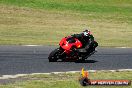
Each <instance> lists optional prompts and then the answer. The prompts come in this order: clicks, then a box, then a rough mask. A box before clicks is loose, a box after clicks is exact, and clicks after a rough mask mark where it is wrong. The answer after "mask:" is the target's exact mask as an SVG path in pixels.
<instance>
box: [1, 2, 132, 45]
mask: <svg viewBox="0 0 132 88" xmlns="http://www.w3.org/2000/svg"><path fill="white" fill-rule="evenodd" d="M0 8H1V9H0V44H1V45H24V44H38V45H57V44H58V42H59V41H60V39H61V38H62V37H65V36H67V35H70V34H73V33H79V32H81V31H82V30H83V29H84V28H90V30H91V31H92V33H93V35H94V36H95V39H96V40H97V41H98V42H99V46H124V47H132V30H131V29H132V1H131V0H72V1H71V0H52V1H51V0H0Z"/></svg>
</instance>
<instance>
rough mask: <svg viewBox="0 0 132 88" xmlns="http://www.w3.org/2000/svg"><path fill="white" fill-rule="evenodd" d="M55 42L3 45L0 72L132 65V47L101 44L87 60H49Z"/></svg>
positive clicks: (53, 70) (131, 66)
mask: <svg viewBox="0 0 132 88" xmlns="http://www.w3.org/2000/svg"><path fill="white" fill-rule="evenodd" d="M55 48H56V47H53V46H0V75H14V74H27V73H44V72H45V73H47V72H57V71H60V72H61V71H79V70H80V69H81V68H82V67H84V68H85V69H89V70H115V69H132V48H124V49H121V48H98V52H96V53H95V54H94V55H92V56H91V57H89V58H88V60H87V61H86V62H84V63H75V62H50V63H49V62H48V59H47V57H48V55H49V53H50V52H51V51H52V50H54V49H55Z"/></svg>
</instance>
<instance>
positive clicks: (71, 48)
mask: <svg viewBox="0 0 132 88" xmlns="http://www.w3.org/2000/svg"><path fill="white" fill-rule="evenodd" d="M95 45H96V46H95ZM59 46H60V47H59V48H57V49H55V50H53V51H52V52H51V53H50V54H49V57H48V59H49V62H56V61H59V60H60V61H64V62H65V61H78V60H85V59H87V58H88V57H89V56H90V55H92V54H94V52H95V48H96V47H97V42H96V41H93V42H92V43H91V44H90V47H89V48H88V49H84V48H82V47H83V44H82V42H81V41H79V40H78V39H77V38H74V37H72V36H68V37H65V38H62V40H61V41H60V43H59Z"/></svg>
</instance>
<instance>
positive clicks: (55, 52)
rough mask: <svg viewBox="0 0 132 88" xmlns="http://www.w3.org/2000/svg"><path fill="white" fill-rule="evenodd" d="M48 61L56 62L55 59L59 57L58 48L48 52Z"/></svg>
mask: <svg viewBox="0 0 132 88" xmlns="http://www.w3.org/2000/svg"><path fill="white" fill-rule="evenodd" d="M48 59H49V62H57V60H58V59H59V52H58V49H55V50H53V51H52V52H51V53H50V54H49V57H48Z"/></svg>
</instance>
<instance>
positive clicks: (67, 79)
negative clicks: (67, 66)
mask: <svg viewBox="0 0 132 88" xmlns="http://www.w3.org/2000/svg"><path fill="white" fill-rule="evenodd" d="M131 74H132V72H131V71H125V72H105V71H104V72H101V71H97V72H96V73H95V72H90V73H89V76H90V77H89V78H90V79H92V80H94V79H127V80H132V75H131ZM104 76H105V77H104ZM79 77H80V73H74V74H73V73H63V74H61V73H60V74H50V75H28V76H25V77H21V78H25V79H28V80H25V81H21V82H19V81H18V80H16V81H14V83H7V84H3V85H2V84H1V85H0V88H52V87H53V88H62V87H63V88H83V87H82V86H81V85H80V84H79V82H78V78H79ZM19 79H20V78H19ZM131 87H132V85H131V86H101V88H131ZM86 88H100V86H88V87H86Z"/></svg>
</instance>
